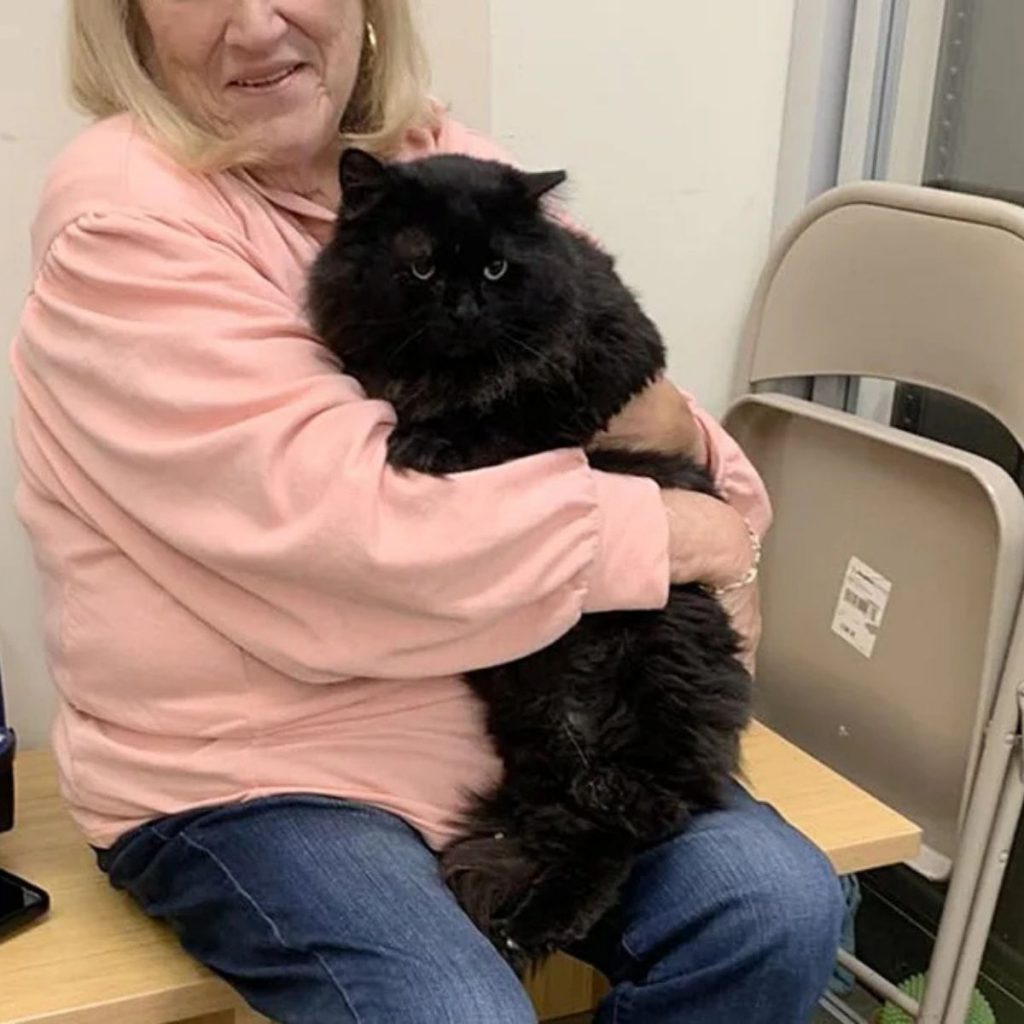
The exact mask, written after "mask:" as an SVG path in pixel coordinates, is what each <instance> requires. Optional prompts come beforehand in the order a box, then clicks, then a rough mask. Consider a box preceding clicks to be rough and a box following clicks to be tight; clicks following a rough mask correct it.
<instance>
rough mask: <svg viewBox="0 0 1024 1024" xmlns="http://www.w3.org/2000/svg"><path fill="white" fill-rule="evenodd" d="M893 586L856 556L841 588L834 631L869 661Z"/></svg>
mask: <svg viewBox="0 0 1024 1024" xmlns="http://www.w3.org/2000/svg"><path fill="white" fill-rule="evenodd" d="M891 591H892V584H891V583H890V582H889V580H887V579H886V578H885V577H884V576H883V575H882V574H881V573H880V572H876V571H875V570H874V569H872V568H871V566H870V565H866V564H865V563H864V562H862V561H861V560H860V559H859V558H856V557H853V558H851V559H850V561H849V564H848V565H847V566H846V575H845V576H844V577H843V583H842V586H841V587H840V588H839V600H838V601H837V602H836V612H835V615H834V616H833V617H832V632H833V633H835V634H836V636H838V637H841V638H842V639H843V640H845V641H846V642H847V643H848V644H849V645H850V646H851V647H853V648H855V649H856V650H858V651H860V653H861V654H863V655H864V657H865V658H870V657H871V655H872V654H874V651H875V641H876V640H877V639H878V632H879V630H880V629H881V628H882V619H883V618H884V617H885V606H886V605H887V604H888V603H889V594H890V592H891Z"/></svg>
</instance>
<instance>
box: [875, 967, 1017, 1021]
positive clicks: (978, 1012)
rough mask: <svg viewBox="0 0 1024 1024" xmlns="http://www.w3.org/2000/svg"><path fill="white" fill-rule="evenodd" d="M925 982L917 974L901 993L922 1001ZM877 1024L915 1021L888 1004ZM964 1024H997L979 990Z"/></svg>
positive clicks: (904, 986) (876, 1018)
mask: <svg viewBox="0 0 1024 1024" xmlns="http://www.w3.org/2000/svg"><path fill="white" fill-rule="evenodd" d="M924 982H925V976H924V975H923V974H915V975H913V977H910V978H907V980H906V981H905V982H903V984H902V985H900V991H902V992H906V993H907V995H908V996H910V998H911V999H917V1000H920V999H921V996H923V995H924ZM875 1024H914V1020H913V1018H912V1017H911V1016H910V1014H908V1013H906V1012H905V1011H904V1010H901V1009H900V1008H899V1007H898V1006H895V1005H894V1004H893V1003H886V1004H885V1006H883V1007H882V1009H881V1010H879V1011H878V1016H877V1017H875ZM964 1024H997V1022H996V1015H995V1014H994V1013H993V1012H992V1007H991V1006H989V1004H988V1000H987V999H986V998H985V997H984V996H983V995H982V994H981V993H980V992H979V991H978V990H977V989H975V990H974V994H973V995H972V996H971V1005H970V1008H969V1009H968V1011H967V1019H966V1020H965V1021H964Z"/></svg>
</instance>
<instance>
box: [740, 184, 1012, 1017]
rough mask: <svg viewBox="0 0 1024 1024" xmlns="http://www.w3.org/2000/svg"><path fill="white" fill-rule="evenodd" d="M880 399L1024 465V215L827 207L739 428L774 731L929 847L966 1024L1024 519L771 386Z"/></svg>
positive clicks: (999, 207)
mask: <svg viewBox="0 0 1024 1024" xmlns="http://www.w3.org/2000/svg"><path fill="white" fill-rule="evenodd" d="M833 375H839V376H850V377H873V378H884V379H888V380H893V381H902V382H906V383H914V384H919V385H924V386H926V387H929V388H935V389H938V390H941V391H944V392H947V393H949V394H952V395H954V396H957V397H959V398H962V399H965V400H967V401H970V402H972V403H973V404H974V405H976V406H978V407H980V408H981V409H984V410H985V411H987V412H989V413H990V414H992V415H993V416H995V417H996V418H997V419H998V420H1000V421H1001V422H1002V423H1003V424H1004V425H1005V426H1006V427H1007V428H1008V429H1009V431H1010V432H1011V433H1012V434H1013V436H1014V438H1015V439H1016V440H1017V443H1018V444H1024V210H1020V209H1018V208H1017V207H1015V206H1012V205H1010V204H1008V203H1002V202H999V201H996V200H992V199H982V198H978V197H972V196H965V195H960V194H954V193H948V192H940V191H937V190H933V189H924V188H914V187H907V186H899V185H891V184H879V183H873V184H859V185H854V186H844V187H841V188H839V189H835V190H833V191H832V192H830V193H828V194H826V195H824V196H822V197H821V198H819V199H818V200H817V201H815V202H814V203H813V204H811V206H810V207H808V209H807V210H806V211H805V213H804V214H803V215H802V216H801V217H800V218H799V220H798V221H797V222H796V223H795V224H794V225H793V226H792V227H791V228H790V229H789V230H788V231H787V232H786V234H785V235H784V236H783V237H782V238H781V239H780V240H779V242H778V244H777V245H776V246H775V248H774V251H773V253H772V255H771V257H770V259H769V262H768V264H767V266H766V268H765V271H764V273H763V275H762V277H761V281H760V284H759V286H758V289H757V293H756V295H755V298H754V301H753V305H752V308H751V311H750V315H749V318H748V322H747V327H746V331H745V336H744V344H743V351H742V355H741V360H740V369H739V376H738V382H737V383H738V386H737V391H738V392H739V393H740V394H741V395H742V397H740V398H739V399H738V400H737V401H736V402H735V403H734V405H733V407H732V408H731V410H730V412H729V414H728V416H727V418H726V422H727V426H728V428H729V429H730V431H732V432H733V433H734V435H735V436H736V437H737V439H738V440H739V442H740V443H741V444H742V445H743V447H744V449H745V450H746V451H747V452H748V454H749V455H750V457H751V458H752V459H753V461H754V463H755V465H756V466H757V467H758V469H759V470H760V471H761V473H762V474H763V476H764V478H765V481H766V483H767V485H768V488H769V491H770V493H771V494H772V497H773V501H774V504H775V509H776V525H775V527H774V529H773V531H772V533H771V534H770V535H769V538H768V540H767V543H766V546H765V555H764V568H763V590H762V593H763V606H764V616H765V631H764V639H763V642H762V646H761V648H760V653H759V658H758V673H757V678H758V682H757V695H758V696H757V700H758V707H757V714H758V717H759V718H761V719H762V720H763V721H764V722H765V723H766V724H767V725H769V726H770V727H772V728H774V729H776V730H778V731H779V732H781V733H782V734H783V735H785V736H787V737H788V738H789V739H790V740H792V741H793V742H795V743H797V744H798V745H799V746H801V747H803V748H804V749H805V750H807V751H808V752H809V753H811V754H812V755H814V756H815V757H817V758H818V759H819V760H822V761H824V762H826V763H827V764H829V765H830V766H832V767H833V768H835V769H836V770H837V771H839V772H840V773H841V774H843V775H845V776H846V777H848V778H850V779H852V780H853V781H854V782H857V783H858V784H860V785H861V786H863V787H864V788H865V789H867V790H868V791H870V792H872V793H873V794H874V795H875V796H877V797H878V798H879V799H881V800H883V801H884V802H885V803H887V804H889V805H890V806H892V807H894V808H895V809H897V810H898V811H900V812H901V813H903V814H905V815H906V816H907V817H909V818H911V819H913V820H914V821H916V822H918V823H919V824H920V825H922V826H923V829H924V844H925V848H924V851H923V852H922V854H921V856H920V857H919V858H918V859H917V860H916V861H914V862H913V864H912V865H911V866H912V867H914V868H916V869H917V870H918V871H920V872H921V873H922V874H924V875H926V876H927V877H929V878H931V879H936V880H946V879H948V880H949V888H948V892H947V896H946V901H945V906H944V911H943V915H942V919H941V922H940V925H939V929H938V934H937V938H936V943H935V947H934V952H933V956H932V960H931V964H930V967H929V973H928V984H927V987H926V990H925V992H924V995H923V998H922V1000H921V1002H920V1004H918V1003H917V1002H916V1001H915V1000H913V999H910V998H909V997H907V996H906V995H904V994H903V993H902V992H900V991H899V990H897V989H896V987H895V986H894V985H893V984H892V983H891V982H890V981H888V980H887V979H884V978H882V977H881V976H879V975H878V974H876V973H875V972H874V971H872V970H870V969H869V968H868V967H867V966H866V965H865V964H863V963H862V962H861V961H859V960H857V959H855V958H852V957H849V956H845V955H841V959H842V961H843V962H844V963H845V964H846V965H847V966H849V967H850V969H851V970H852V971H853V973H854V974H856V975H857V976H858V978H860V979H861V981H862V982H863V983H864V984H865V985H866V986H867V987H868V988H870V989H873V990H875V991H876V992H878V993H879V994H880V995H883V996H885V997H887V998H889V999H892V1000H893V1001H895V1002H897V1003H898V1004H899V1005H901V1006H902V1007H903V1008H904V1009H905V1010H907V1011H908V1012H910V1013H911V1014H912V1015H916V1016H917V1018H918V1020H920V1021H925V1022H928V1024H940V1022H941V1024H963V1021H964V1019H965V1017H966V1013H967V1008H968V1004H969V1000H970V997H971V993H972V990H973V987H974V985H975V982H976V979H977V975H978V971H979V968H980V963H981V957H982V953H983V950H984V945H985V940H986V937H987V934H988V930H989V927H990V925H991V921H992V915H993V912H994V909H995V904H996V900H997V897H998V894H999V889H1000V885H1001V881H1002V872H1003V869H1004V867H1005V864H1006V861H1007V859H1008V854H1009V850H1010V846H1011V844H1012V841H1013V836H1014V832H1015V829H1016V825H1017V821H1018V818H1019V816H1020V812H1021V806H1022V802H1024V762H1022V756H1021V715H1022V711H1024V626H1022V623H1021V616H1020V612H1019V606H1020V601H1021V590H1022V583H1024V498H1022V495H1021V493H1020V491H1019V490H1018V488H1017V486H1016V485H1015V484H1014V483H1013V481H1012V480H1011V479H1010V477H1009V476H1007V475H1006V474H1005V473H1004V472H1003V470H1001V469H1000V468H998V467H997V466H995V465H994V464H993V463H990V462H988V461H987V460H985V459H982V458H979V457H977V456H975V455H971V454H969V453H967V452H964V451H961V450H959V449H955V448H951V447H948V446H945V445H942V444H939V443H936V442H932V441H929V440H926V439H923V438H920V437H916V436H913V435H910V434H907V433H903V432H901V431H899V430H897V429H896V428H894V427H891V426H887V425H883V424H879V423H875V422H872V421H869V420H866V419H861V418H859V417H856V416H853V415H850V414H847V413H844V412H840V411H837V410H835V409H831V408H828V407H826V406H823V405H817V404H814V403H812V402H809V401H805V400H803V399H801V398H797V397H792V396H789V395H785V394H773V393H770V392H769V391H767V390H766V389H767V388H770V387H771V386H773V384H777V382H779V381H781V380H784V379H789V378H794V377H818V376H833Z"/></svg>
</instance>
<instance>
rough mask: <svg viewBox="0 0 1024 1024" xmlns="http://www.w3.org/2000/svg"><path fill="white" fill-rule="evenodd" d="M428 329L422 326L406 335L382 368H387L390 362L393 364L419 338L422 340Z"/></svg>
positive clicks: (426, 326) (427, 325) (427, 326)
mask: <svg viewBox="0 0 1024 1024" xmlns="http://www.w3.org/2000/svg"><path fill="white" fill-rule="evenodd" d="M429 327H430V325H429V324H424V325H423V326H422V327H420V328H419V329H417V330H415V331H413V332H412V333H411V334H408V335H407V336H406V337H405V338H403V339H402V341H400V342H399V343H398V345H396V346H395V348H394V349H393V350H392V351H391V353H390V354H389V355H388V358H387V361H386V362H385V364H384V366H385V367H389V366H390V365H391V364H392V362H394V360H395V359H397V358H398V357H399V356H400V355H401V354H402V353H403V352H404V351H405V350H406V349H407V348H408V347H409V346H410V345H411V344H412V343H413V342H414V341H419V340H420V338H422V337H423V335H424V334H426V333H427V330H428V329H429Z"/></svg>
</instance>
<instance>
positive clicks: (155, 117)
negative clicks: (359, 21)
mask: <svg viewBox="0 0 1024 1024" xmlns="http://www.w3.org/2000/svg"><path fill="white" fill-rule="evenodd" d="M364 7H365V13H366V20H367V21H368V22H370V23H372V24H373V26H374V30H375V33H376V38H377V46H376V49H375V50H374V49H373V48H371V47H370V46H369V45H366V44H364V46H363V56H362V62H361V65H360V69H359V75H358V78H357V81H356V85H355V89H354V91H353V93H352V98H351V100H350V101H349V104H348V107H347V108H346V110H345V113H344V115H343V117H342V122H341V124H340V126H339V132H340V134H341V138H342V141H343V143H344V144H346V145H351V144H358V145H360V146H363V147H365V148H366V149H370V150H372V151H374V152H377V153H380V154H382V155H387V154H388V153H389V152H391V151H393V150H394V149H395V148H397V146H398V144H399V143H400V141H401V139H402V136H403V135H404V134H405V132H406V131H408V129H409V128H411V127H413V126H416V125H427V124H430V123H431V122H432V121H433V120H434V119H435V118H436V117H437V113H436V110H435V107H434V105H433V104H432V103H431V101H430V100H429V98H428V93H427V80H428V73H427V61H426V56H425V54H424V50H423V46H422V44H421V42H420V38H419V35H418V33H417V31H416V26H415V23H414V20H413V16H412V12H411V10H410V8H409V0H364ZM68 27H69V30H70V38H69V58H70V59H69V72H70V79H71V82H70V84H71V94H72V97H73V99H74V101H75V103H76V104H77V106H78V107H80V108H81V109H82V110H83V111H85V112H87V113H89V114H92V115H94V116H95V117H97V118H100V117H109V116H110V115H112V114H119V113H124V112H127V113H130V114H133V115H134V116H135V117H136V118H137V119H138V120H139V121H140V122H141V123H142V124H143V125H144V126H145V128H146V129H147V130H148V131H149V133H150V134H151V135H152V136H153V138H154V139H155V141H156V142H157V143H158V144H159V145H161V146H162V147H163V148H164V149H165V150H167V151H168V152H169V153H170V154H171V155H172V156H173V157H175V158H176V159H177V160H179V161H181V162H182V163H184V164H185V165H186V166H189V167H192V168H195V169H197V170H205V171H215V170H226V169H228V168H231V167H237V166H240V165H243V164H246V163H249V162H252V161H258V158H259V154H258V152H255V151H254V150H253V148H252V146H251V144H244V143H241V142H239V140H237V139H232V138H231V137H230V136H228V135H227V134H226V133H225V132H224V130H223V129H222V128H220V127H218V126H217V125H214V124H207V123H203V122H201V121H200V120H198V119H197V118H196V117H195V116H194V115H192V114H190V113H188V112H186V111H184V110H182V109H181V108H180V107H178V106H177V105H176V104H175V103H174V101H173V100H172V99H171V98H170V97H169V96H168V95H167V93H165V92H164V91H163V89H161V87H160V85H159V84H158V83H157V82H156V81H155V79H154V78H153V76H152V74H151V73H150V71H149V70H148V69H147V67H146V50H147V47H148V45H149V44H148V39H149V35H148V28H147V26H146V24H145V21H144V20H143V17H142V12H141V11H140V9H139V5H138V3H137V0H71V13H70V18H69V19H68Z"/></svg>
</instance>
